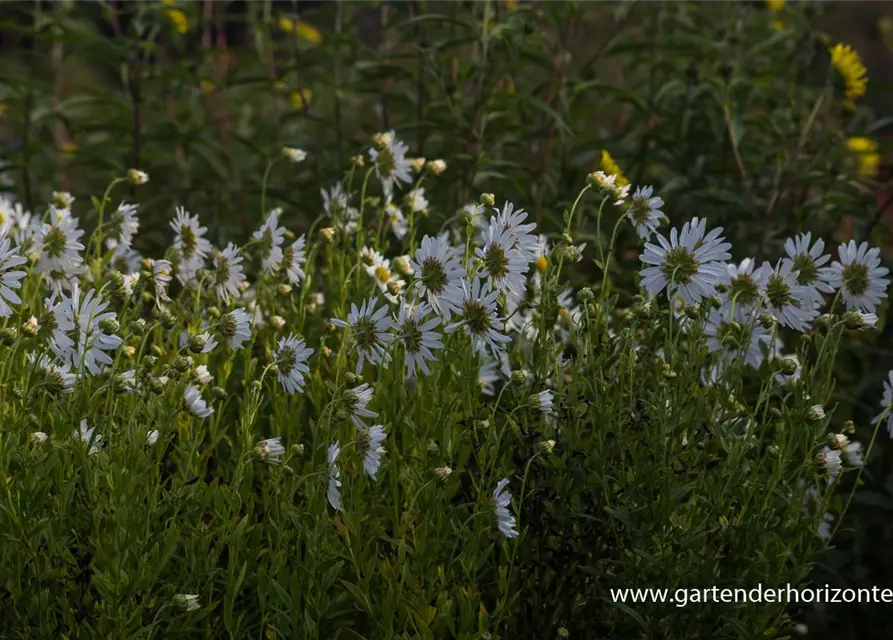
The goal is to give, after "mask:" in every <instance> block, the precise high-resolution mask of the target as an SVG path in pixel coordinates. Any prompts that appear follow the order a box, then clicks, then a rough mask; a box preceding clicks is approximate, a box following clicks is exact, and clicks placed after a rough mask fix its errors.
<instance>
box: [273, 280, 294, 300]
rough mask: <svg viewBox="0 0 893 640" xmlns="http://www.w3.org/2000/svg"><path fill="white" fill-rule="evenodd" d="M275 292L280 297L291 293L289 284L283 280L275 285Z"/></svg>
mask: <svg viewBox="0 0 893 640" xmlns="http://www.w3.org/2000/svg"><path fill="white" fill-rule="evenodd" d="M276 293H278V294H279V295H280V296H282V297H285V296H287V295H290V294H291V285H290V284H286V283H284V282H283V283H282V284H280V285H279V286H278V287H276Z"/></svg>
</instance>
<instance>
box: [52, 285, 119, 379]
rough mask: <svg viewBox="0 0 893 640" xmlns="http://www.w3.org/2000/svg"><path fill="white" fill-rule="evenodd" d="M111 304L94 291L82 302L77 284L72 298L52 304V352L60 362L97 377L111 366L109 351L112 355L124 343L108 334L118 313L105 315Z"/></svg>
mask: <svg viewBox="0 0 893 640" xmlns="http://www.w3.org/2000/svg"><path fill="white" fill-rule="evenodd" d="M108 306H109V303H108V302H106V301H103V299H102V296H101V295H98V294H97V293H96V290H95V289H91V290H90V291H88V292H87V295H85V296H84V299H83V300H81V291H80V287H79V286H78V284H77V283H75V285H74V286H73V288H72V292H71V297H66V296H64V295H63V296H62V299H61V300H60V301H59V302H55V303H51V309H50V310H51V311H52V313H53V317H54V319H55V327H54V329H53V335H52V338H51V339H50V348H51V349H52V350H53V353H55V354H56V357H57V358H58V359H59V361H60V362H62V363H64V364H67V365H69V366H70V367H71V368H72V369H73V370H75V371H77V372H83V370H84V369H86V370H87V371H89V372H90V373H91V374H93V375H96V374H98V373H99V372H100V371H101V369H102V367H101V365H108V364H111V363H112V358H111V357H110V356H109V355H108V354H107V353H106V351H113V350H115V349H117V348H118V347H120V346H121V343H122V342H123V341H122V339H121V338H120V337H119V336H116V335H114V334H111V333H106V331H105V329H103V326H105V325H106V324H113V323H114V321H115V315H116V314H115V313H114V312H113V311H105V310H106V308H107V307H108Z"/></svg>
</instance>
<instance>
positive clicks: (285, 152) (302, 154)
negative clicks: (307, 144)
mask: <svg viewBox="0 0 893 640" xmlns="http://www.w3.org/2000/svg"><path fill="white" fill-rule="evenodd" d="M282 156H283V157H284V158H285V159H286V160H288V161H289V162H291V163H292V164H298V163H299V162H303V161H304V160H306V159H307V152H306V151H304V150H303V149H298V148H297V147H282Z"/></svg>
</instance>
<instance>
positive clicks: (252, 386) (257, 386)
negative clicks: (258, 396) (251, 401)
mask: <svg viewBox="0 0 893 640" xmlns="http://www.w3.org/2000/svg"><path fill="white" fill-rule="evenodd" d="M248 388H249V389H250V390H251V391H253V392H254V393H257V392H259V391H260V390H261V389H262V388H263V385H262V384H261V383H260V380H252V381H251V384H249V385H248Z"/></svg>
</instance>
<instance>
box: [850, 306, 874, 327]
mask: <svg viewBox="0 0 893 640" xmlns="http://www.w3.org/2000/svg"><path fill="white" fill-rule="evenodd" d="M849 313H854V314H856V318H857V323H856V324H857V325H858V328H859V329H860V330H862V331H864V330H866V329H876V328H877V322H878V317H877V314H876V313H865V312H864V311H850V312H849Z"/></svg>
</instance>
